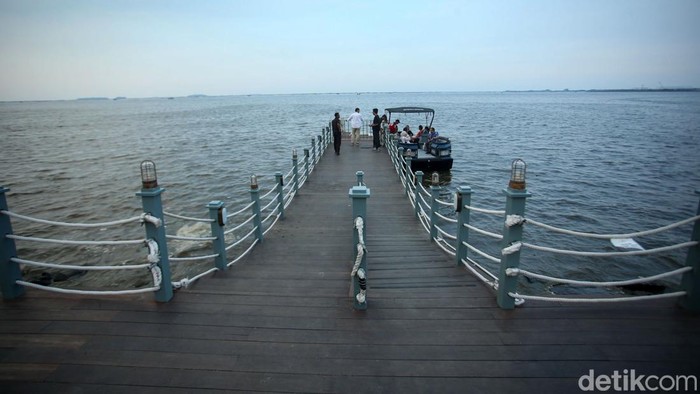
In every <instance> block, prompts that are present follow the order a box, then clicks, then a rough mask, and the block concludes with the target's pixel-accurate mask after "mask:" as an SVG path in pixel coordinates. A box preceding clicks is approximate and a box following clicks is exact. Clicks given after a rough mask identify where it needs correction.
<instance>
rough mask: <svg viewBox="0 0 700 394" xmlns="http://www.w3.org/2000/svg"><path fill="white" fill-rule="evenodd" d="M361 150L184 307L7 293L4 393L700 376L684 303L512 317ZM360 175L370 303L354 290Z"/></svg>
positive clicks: (322, 171)
mask: <svg viewBox="0 0 700 394" xmlns="http://www.w3.org/2000/svg"><path fill="white" fill-rule="evenodd" d="M362 144H363V145H362V146H361V147H359V148H358V147H351V146H350V144H349V143H348V141H345V142H344V143H343V146H342V151H341V154H340V156H336V155H335V153H334V152H333V150H332V149H328V150H327V152H326V154H325V155H324V157H322V159H321V161H320V163H319V165H318V167H317V169H316V170H315V171H314V172H313V173H312V174H311V176H310V177H309V180H308V182H307V183H306V184H305V185H304V187H303V188H302V189H301V190H300V193H299V195H298V196H297V197H296V198H295V199H294V202H293V203H292V204H291V205H290V207H289V209H288V210H287V211H286V219H285V220H283V221H280V222H278V223H277V225H276V226H275V227H274V228H273V229H272V230H271V231H270V232H269V233H268V234H267V235H266V238H265V241H264V242H263V243H262V244H260V245H258V246H256V247H255V249H254V250H253V252H252V253H251V254H250V255H249V256H247V257H246V258H244V259H242V260H241V261H240V262H239V263H237V264H236V265H234V266H233V267H231V269H229V270H228V271H226V272H219V273H217V274H215V275H213V276H210V277H206V278H203V279H201V280H199V281H198V282H197V283H196V284H194V285H192V286H191V287H190V288H187V289H181V290H179V291H177V293H176V294H175V297H174V298H173V300H172V301H171V302H169V303H156V302H154V301H153V300H152V296H142V297H141V296H138V297H137V296H130V297H120V298H104V297H90V296H63V295H55V294H50V293H44V292H40V291H38V290H33V289H27V295H25V296H24V297H22V298H20V299H18V300H14V301H4V302H2V303H0V392H2V393H14V392H32V393H36V392H71V393H80V392H84V393H101V394H106V393H123V392H129V393H132V392H158V393H159V392H162V393H169V394H171V393H192V392H305V393H350V392H354V393H408V392H417V393H447V392H459V393H509V392H512V393H521V392H524V393H529V392H531V393H568V392H579V391H580V390H579V379H580V378H581V376H583V375H589V374H590V371H591V370H593V371H594V374H595V376H598V375H608V376H612V375H613V374H614V372H615V371H618V373H619V374H620V375H624V374H628V373H631V372H630V371H632V370H634V371H635V373H636V375H640V374H645V375H656V376H659V377H661V376H663V375H673V376H676V375H694V376H698V375H700V357H698V354H699V353H700V317H699V316H697V315H693V314H690V313H688V312H686V311H684V310H682V309H680V308H678V307H677V306H676V305H675V301H672V300H660V301H654V302H642V303H628V304H615V305H608V304H605V305H603V304H598V305H594V306H591V305H585V306H583V305H582V306H571V305H562V304H551V303H537V302H527V303H526V304H525V305H523V306H521V307H518V308H516V309H515V310H512V311H506V310H501V309H499V308H498V307H497V305H496V300H495V296H494V293H493V291H492V290H490V289H488V288H486V287H485V286H484V285H482V283H481V282H479V281H477V280H476V279H475V278H473V277H472V276H471V275H470V274H469V273H468V272H466V270H465V269H464V268H463V267H459V266H457V265H456V264H455V262H454V259H453V258H452V257H450V256H448V255H447V254H445V253H444V252H442V251H441V250H440V249H439V248H437V247H436V246H435V245H434V244H433V243H431V242H430V241H429V239H428V238H429V237H428V235H427V234H426V233H425V232H424V231H423V229H422V228H421V227H420V224H419V222H418V220H417V219H416V218H415V217H414V215H413V211H412V209H411V208H410V205H409V204H408V202H407V200H406V197H405V195H404V193H403V189H402V187H401V185H400V183H399V181H398V178H397V176H396V173H395V172H394V169H393V167H392V165H391V162H390V160H389V158H388V156H387V154H386V152H385V151H382V152H373V151H372V149H371V142H369V141H363V142H362ZM357 170H362V171H364V173H365V175H364V180H365V183H366V184H367V186H368V187H369V188H370V190H371V197H370V198H369V200H368V208H367V209H368V214H367V221H366V223H367V230H366V237H367V262H368V267H369V269H368V287H369V289H368V293H367V299H368V310H367V311H355V310H353V308H352V301H351V299H350V296H349V288H350V269H351V267H352V262H353V261H352V260H353V245H352V231H353V228H352V221H353V218H352V211H351V206H350V205H351V200H350V199H349V198H348V189H349V188H350V187H351V186H352V185H353V184H354V183H355V181H356V178H355V172H356V171H357ZM582 383H583V384H588V381H587V380H586V379H583V380H582ZM610 387H611V390H610V391H614V390H612V386H610ZM691 391H692V390H691Z"/></svg>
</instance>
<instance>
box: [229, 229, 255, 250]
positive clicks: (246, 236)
mask: <svg viewBox="0 0 700 394" xmlns="http://www.w3.org/2000/svg"><path fill="white" fill-rule="evenodd" d="M257 229H258V226H255V227H253V229H252V230H250V232H249V233H248V234H246V235H244V236H243V237H241V239H239V240H238V241H236V242H234V243H232V244H231V245H229V246H227V247H226V251H227V252H228V251H229V250H231V249H233V248H234V247H236V246H237V245H238V244H240V243H241V242H243V241H245V240H246V239H247V238H248V237H250V236H251V235H252V234H253V233H255V230H257ZM256 241H257V238H256Z"/></svg>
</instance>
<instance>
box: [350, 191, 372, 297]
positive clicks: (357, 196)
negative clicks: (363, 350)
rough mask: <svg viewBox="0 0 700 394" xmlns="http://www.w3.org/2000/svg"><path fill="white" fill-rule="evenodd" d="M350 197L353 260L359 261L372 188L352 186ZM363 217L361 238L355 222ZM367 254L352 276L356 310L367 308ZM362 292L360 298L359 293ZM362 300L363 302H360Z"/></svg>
mask: <svg viewBox="0 0 700 394" xmlns="http://www.w3.org/2000/svg"><path fill="white" fill-rule="evenodd" d="M348 195H349V197H350V198H351V199H352V220H353V237H352V241H353V256H354V257H355V258H354V260H353V261H357V257H358V256H357V255H358V250H357V249H358V244H360V243H362V246H363V247H364V240H365V239H366V231H365V230H366V228H367V199H368V198H369V196H370V190H369V189H368V188H367V187H366V186H353V187H352V188H350V191H349V193H348ZM358 217H360V218H362V234H363V239H360V235H359V234H358V231H357V229H356V228H355V223H356V220H357V218H358ZM366 278H367V254H366V253H364V252H363V254H362V258H361V260H360V265H359V267H358V269H357V272H356V273H355V274H354V275H353V276H352V289H353V297H352V298H353V304H352V306H353V308H355V309H356V310H366V309H367V300H366V298H364V297H363V296H364V295H365V292H366V290H367V279H366ZM360 294H362V295H361V296H360V297H359V299H358V295H360ZM360 301H362V302H360Z"/></svg>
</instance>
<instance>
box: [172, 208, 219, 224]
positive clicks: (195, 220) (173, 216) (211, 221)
mask: <svg viewBox="0 0 700 394" xmlns="http://www.w3.org/2000/svg"><path fill="white" fill-rule="evenodd" d="M163 215H165V216H168V217H171V218H175V219H180V220H187V221H190V222H202V223H213V222H214V219H209V218H206V219H205V218H193V217H189V216H183V215H177V214H174V213H170V212H165V211H163Z"/></svg>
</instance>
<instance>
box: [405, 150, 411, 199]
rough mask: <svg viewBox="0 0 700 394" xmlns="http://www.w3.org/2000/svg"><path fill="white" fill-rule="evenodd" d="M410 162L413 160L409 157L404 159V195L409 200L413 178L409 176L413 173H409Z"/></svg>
mask: <svg viewBox="0 0 700 394" xmlns="http://www.w3.org/2000/svg"><path fill="white" fill-rule="evenodd" d="M411 160H413V158H412V157H411V156H408V157H406V172H405V173H404V175H405V177H406V183H405V185H406V187H405V189H406V195H407V196H408V197H409V198H411V185H412V184H413V177H412V176H411V175H413V171H411Z"/></svg>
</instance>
